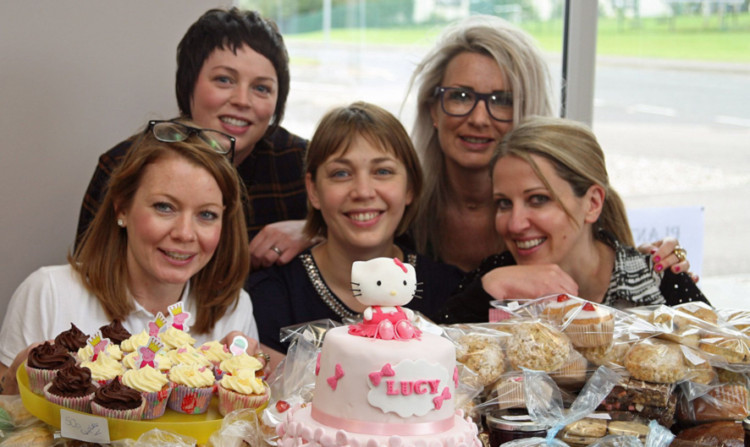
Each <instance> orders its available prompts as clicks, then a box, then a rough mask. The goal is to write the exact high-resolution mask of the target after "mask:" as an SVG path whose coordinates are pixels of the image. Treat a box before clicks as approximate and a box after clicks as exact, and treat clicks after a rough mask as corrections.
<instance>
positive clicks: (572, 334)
mask: <svg viewBox="0 0 750 447" xmlns="http://www.w3.org/2000/svg"><path fill="white" fill-rule="evenodd" d="M563 324H564V326H565V329H564V332H565V335H567V336H568V338H570V341H571V342H572V343H573V346H575V347H580V348H591V347H595V346H608V345H609V344H610V343H611V342H612V337H613V335H614V329H615V318H614V315H612V313H611V312H610V311H609V310H607V309H606V308H605V307H604V306H598V305H596V304H594V303H589V302H587V303H585V304H584V305H583V306H581V307H578V308H575V309H573V310H570V311H569V312H568V313H567V314H565V316H564V317H563Z"/></svg>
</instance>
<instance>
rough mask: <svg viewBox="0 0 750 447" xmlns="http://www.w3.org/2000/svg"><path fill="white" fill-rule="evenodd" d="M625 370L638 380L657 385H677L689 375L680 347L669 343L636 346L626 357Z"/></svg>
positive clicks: (660, 342)
mask: <svg viewBox="0 0 750 447" xmlns="http://www.w3.org/2000/svg"><path fill="white" fill-rule="evenodd" d="M625 368H626V369H627V370H628V372H629V373H630V375H631V376H632V377H634V378H636V379H639V380H645V381H647V382H656V383H676V382H679V381H680V380H682V379H684V378H685V375H686V374H687V368H686V367H685V362H684V358H683V355H682V351H681V350H680V347H679V345H677V344H675V343H670V342H668V341H657V340H654V341H652V340H644V341H641V342H638V343H636V344H634V345H633V346H632V347H631V348H630V350H629V351H628V353H627V355H626V356H625Z"/></svg>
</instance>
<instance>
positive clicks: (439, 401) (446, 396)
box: [432, 387, 451, 410]
mask: <svg viewBox="0 0 750 447" xmlns="http://www.w3.org/2000/svg"><path fill="white" fill-rule="evenodd" d="M450 398H451V391H450V390H449V389H448V387H445V388H443V394H441V395H439V396H435V398H433V399H432V403H434V404H435V409H436V410H439V409H440V408H441V407H442V406H443V401H444V400H448V399H450Z"/></svg>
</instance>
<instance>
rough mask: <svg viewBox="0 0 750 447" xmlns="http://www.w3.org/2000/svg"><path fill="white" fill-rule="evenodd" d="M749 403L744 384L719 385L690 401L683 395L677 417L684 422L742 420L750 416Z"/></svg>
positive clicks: (749, 397) (678, 406) (749, 396)
mask: <svg viewBox="0 0 750 447" xmlns="http://www.w3.org/2000/svg"><path fill="white" fill-rule="evenodd" d="M748 403H750V395H749V394H748V391H747V388H745V387H744V386H743V385H736V384H735V385H719V386H716V387H713V388H711V390H710V391H708V392H707V393H706V394H704V395H703V396H700V397H698V398H696V399H693V400H690V401H689V400H687V398H686V397H685V396H683V397H682V398H681V399H680V401H679V403H678V405H677V419H678V420H679V421H682V422H706V421H720V420H742V419H745V418H746V417H748V416H750V413H748Z"/></svg>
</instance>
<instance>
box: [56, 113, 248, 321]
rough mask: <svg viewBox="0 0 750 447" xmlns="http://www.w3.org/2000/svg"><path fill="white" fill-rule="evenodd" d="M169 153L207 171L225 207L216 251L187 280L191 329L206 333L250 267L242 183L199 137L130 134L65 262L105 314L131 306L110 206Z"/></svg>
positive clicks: (122, 236)
mask: <svg viewBox="0 0 750 447" xmlns="http://www.w3.org/2000/svg"><path fill="white" fill-rule="evenodd" d="M186 124H188V123H186ZM173 156H177V157H181V158H183V159H185V160H187V161H188V162H189V163H191V164H193V165H196V166H199V167H201V168H203V169H205V170H206V171H208V172H209V173H210V174H211V176H212V177H213V178H214V180H216V183H217V184H218V186H219V189H220V190H221V194H222V200H223V202H224V207H225V208H224V214H223V216H222V226H221V237H220V240H219V244H218V246H217V247H216V251H215V252H214V255H213V257H212V258H211V260H210V261H209V262H208V264H206V265H205V266H204V267H203V268H202V269H201V270H200V271H199V272H198V273H196V274H195V275H194V276H193V277H192V278H191V279H190V283H191V288H192V293H193V294H194V295H195V297H196V299H197V304H198V311H197V315H196V316H195V317H196V322H195V324H194V325H193V326H192V330H194V331H196V332H197V333H207V332H209V331H210V330H211V329H213V327H214V325H215V324H216V322H217V321H218V320H219V319H220V318H221V317H222V316H224V314H225V313H226V312H227V310H228V309H229V307H230V306H233V305H236V303H237V300H238V297H239V294H240V290H241V289H242V286H243V284H244V281H245V277H246V276H247V274H248V273H249V270H250V254H249V252H248V251H247V246H248V239H247V228H246V225H245V215H244V211H243V206H242V203H243V198H244V196H245V190H244V185H243V184H242V182H240V179H239V177H238V175H237V171H236V169H235V168H234V166H233V165H232V164H231V162H230V161H229V160H228V159H227V157H226V156H225V155H221V154H219V153H217V152H215V151H214V150H213V149H212V148H211V147H209V146H208V145H207V144H206V143H205V142H203V141H202V140H201V139H200V138H197V137H194V138H190V139H189V140H186V141H183V142H177V143H165V142H161V141H158V140H157V139H156V138H155V137H154V136H153V134H152V133H151V132H147V133H144V134H143V135H141V136H139V137H138V138H136V139H135V142H134V144H133V146H132V147H131V148H130V150H129V151H128V153H127V155H126V156H125V158H124V159H123V161H122V163H121V164H120V166H118V167H117V169H115V171H114V172H113V173H112V177H111V179H110V183H109V187H108V188H107V192H106V194H105V196H104V200H103V201H102V205H101V206H100V207H99V209H98V211H97V213H96V215H95V216H94V220H93V221H92V222H91V224H90V225H89V227H88V229H87V230H86V232H85V233H84V234H83V236H82V239H81V242H80V243H79V244H78V247H77V248H76V250H75V251H74V252H73V253H72V254H69V255H68V262H70V264H71V266H72V267H73V269H74V270H75V271H76V272H78V274H79V275H80V277H81V281H82V283H83V284H84V285H85V286H86V288H87V289H88V290H89V292H91V293H92V294H93V295H95V296H96V297H97V298H98V300H99V302H100V304H101V305H102V307H103V308H104V311H105V312H106V313H107V316H108V317H109V318H110V319H115V318H117V319H120V320H122V319H125V318H126V317H127V315H128V314H130V313H131V312H132V311H133V310H134V309H135V307H134V304H133V303H132V300H130V299H128V296H127V279H128V269H127V262H126V258H127V256H126V253H127V246H128V237H127V232H126V231H124V230H123V229H122V228H120V227H119V226H118V225H117V223H116V220H117V211H116V209H115V207H116V206H117V207H120V208H121V209H122V208H127V207H129V206H130V205H131V203H132V201H133V197H134V196H135V193H136V191H137V190H138V188H139V186H140V184H141V179H142V177H143V173H144V172H145V170H146V167H147V166H148V165H150V164H153V163H156V162H157V161H159V160H161V159H164V158H166V157H173ZM248 318H252V316H251V315H248Z"/></svg>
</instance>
